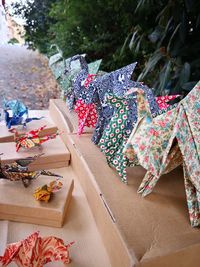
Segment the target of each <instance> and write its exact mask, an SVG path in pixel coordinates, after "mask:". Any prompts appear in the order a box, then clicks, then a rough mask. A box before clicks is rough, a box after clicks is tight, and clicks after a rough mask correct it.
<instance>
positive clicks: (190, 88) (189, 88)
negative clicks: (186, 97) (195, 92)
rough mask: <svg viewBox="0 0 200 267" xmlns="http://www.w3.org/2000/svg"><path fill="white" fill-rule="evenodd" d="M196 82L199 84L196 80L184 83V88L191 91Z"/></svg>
mask: <svg viewBox="0 0 200 267" xmlns="http://www.w3.org/2000/svg"><path fill="white" fill-rule="evenodd" d="M196 84H197V81H195V82H188V83H184V84H183V85H182V88H183V90H185V91H191V90H192V88H193V87H194V86H195V85H196Z"/></svg>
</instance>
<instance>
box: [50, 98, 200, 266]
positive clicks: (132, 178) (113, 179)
mask: <svg viewBox="0 0 200 267" xmlns="http://www.w3.org/2000/svg"><path fill="white" fill-rule="evenodd" d="M59 101H60V100H57V101H55V102H54V101H51V104H50V113H51V109H53V106H54V109H55V110H56V109H57V110H58V112H59V114H60V118H59V119H57V126H58V128H61V129H62V130H64V131H65V132H64V134H63V136H62V138H63V141H64V142H65V143H66V145H67V147H68V149H69V151H70V153H71V166H72V168H73V170H74V171H75V172H76V174H77V176H78V178H79V181H80V183H81V186H82V188H83V190H84V192H85V194H86V197H87V199H88V202H89V205H90V208H91V210H92V212H93V216H94V218H95V221H96V223H97V227H98V229H99V231H100V233H101V236H102V239H103V241H104V245H105V247H106V250H107V252H108V254H109V257H110V260H111V265H112V266H114V267H121V266H123V267H131V266H142V267H165V266H166V267H168V266H173V267H177V266H181V267H190V266H198V262H199V261H200V254H199V253H198V251H199V249H200V230H199V229H195V228H192V227H191V226H190V221H189V215H188V209H187V203H186V198H185V190H184V180H183V174H182V170H181V168H178V169H176V170H174V171H173V172H171V173H169V174H167V175H164V176H163V177H162V178H161V179H160V180H159V182H158V184H157V186H156V188H155V189H154V191H153V193H152V194H151V195H149V196H148V197H146V198H142V197H141V196H140V195H139V194H138V193H137V189H138V187H139V185H140V183H141V181H142V178H143V177H144V174H145V170H144V169H142V168H141V167H135V168H129V169H128V185H125V184H123V183H122V182H121V181H120V179H119V176H118V174H117V173H116V171H115V170H114V169H112V168H110V167H109V166H108V165H107V162H106V159H105V156H104V155H103V154H102V153H101V152H100V150H99V148H98V147H96V146H95V145H94V144H93V143H92V142H91V140H90V139H91V134H83V135H82V136H81V137H78V136H77V135H76V128H75V127H74V126H73V125H75V123H73V120H74V115H72V116H71V114H70V113H69V112H68V111H66V112H65V110H63V109H61V110H60V109H59V104H58V103H59ZM64 122H65V123H64ZM69 126H70V127H69Z"/></svg>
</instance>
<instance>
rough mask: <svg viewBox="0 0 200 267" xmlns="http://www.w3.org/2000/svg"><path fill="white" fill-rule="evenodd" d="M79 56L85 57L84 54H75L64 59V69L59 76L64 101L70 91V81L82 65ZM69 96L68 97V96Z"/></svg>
mask: <svg viewBox="0 0 200 267" xmlns="http://www.w3.org/2000/svg"><path fill="white" fill-rule="evenodd" d="M80 57H85V54H82V55H76V56H73V57H71V58H68V59H66V61H65V65H66V66H65V70H64V72H63V74H62V75H61V76H60V80H59V83H60V86H61V89H62V98H63V100H64V101H66V98H67V95H68V94H70V92H71V91H72V81H73V79H74V78H75V77H76V75H77V74H78V73H79V72H80V70H81V68H82V66H81V61H80ZM68 98H69V97H68Z"/></svg>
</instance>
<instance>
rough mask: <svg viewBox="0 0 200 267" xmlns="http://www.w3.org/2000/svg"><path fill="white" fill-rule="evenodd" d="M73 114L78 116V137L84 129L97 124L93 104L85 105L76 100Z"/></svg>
mask: <svg viewBox="0 0 200 267" xmlns="http://www.w3.org/2000/svg"><path fill="white" fill-rule="evenodd" d="M75 112H76V113H77V114H78V132H77V133H78V135H81V134H82V133H83V129H84V127H85V126H86V127H92V128H94V127H95V125H96V122H97V112H96V107H95V104H94V103H92V104H85V103H84V102H83V101H82V100H78V101H77V102H76V106H75Z"/></svg>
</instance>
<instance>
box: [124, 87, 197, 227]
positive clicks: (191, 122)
mask: <svg viewBox="0 0 200 267" xmlns="http://www.w3.org/2000/svg"><path fill="white" fill-rule="evenodd" d="M138 96H139V97H142V95H141V93H140V92H139V94H138ZM199 103H200V82H199V83H198V84H197V85H196V86H195V87H194V88H193V89H192V91H191V92H190V93H189V94H188V95H187V96H186V97H185V98H184V99H183V100H181V101H180V103H179V104H178V106H177V107H175V108H174V109H172V110H170V111H168V112H167V113H164V114H162V115H160V116H157V117H156V118H153V119H152V118H151V117H150V116H149V114H150V113H149V112H148V108H145V107H144V109H143V111H144V112H143V116H141V117H140V120H139V122H138V124H137V125H136V126H135V128H134V129H133V132H132V134H131V136H130V138H129V140H128V145H127V146H126V147H125V149H124V153H125V154H126V155H127V157H128V158H132V157H135V156H136V157H137V158H138V161H139V164H140V165H142V166H143V167H144V168H145V169H146V170H147V173H146V175H145V177H144V179H143V181H142V184H141V185H140V187H139V190H138V192H139V193H141V194H142V195H143V196H146V195H148V194H150V193H151V192H152V190H153V188H154V186H155V185H156V183H157V182H158V180H159V178H160V177H161V175H162V174H164V173H167V172H169V171H171V170H173V169H174V168H175V167H177V166H178V165H180V164H183V170H184V182H185V191H186V196H187V203H188V210H189V215H190V222H191V225H192V226H200V208H199V207H200V193H199V192H200V135H199V132H200V104H199ZM139 112H140V111H139ZM145 113H146V115H145Z"/></svg>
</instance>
